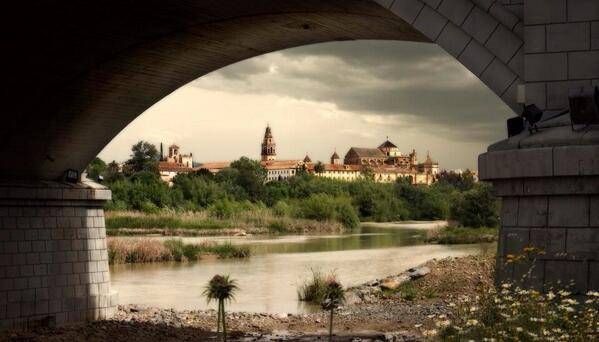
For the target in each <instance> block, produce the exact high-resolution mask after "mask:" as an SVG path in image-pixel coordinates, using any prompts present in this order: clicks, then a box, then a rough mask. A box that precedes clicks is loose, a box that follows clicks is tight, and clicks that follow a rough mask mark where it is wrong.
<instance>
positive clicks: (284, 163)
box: [260, 160, 302, 170]
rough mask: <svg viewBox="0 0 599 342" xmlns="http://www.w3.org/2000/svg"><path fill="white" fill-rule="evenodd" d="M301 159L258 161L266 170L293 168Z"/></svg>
mask: <svg viewBox="0 0 599 342" xmlns="http://www.w3.org/2000/svg"><path fill="white" fill-rule="evenodd" d="M301 163H302V162H301V160H269V161H263V162H260V164H261V165H262V167H264V168H265V169H267V170H284V169H295V168H297V167H298V166H299V165H300V164H301Z"/></svg>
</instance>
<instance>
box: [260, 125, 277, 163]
mask: <svg viewBox="0 0 599 342" xmlns="http://www.w3.org/2000/svg"><path fill="white" fill-rule="evenodd" d="M261 156H262V161H270V160H275V159H277V144H275V139H274V138H273V137H272V130H271V129H270V125H266V130H265V131H264V139H262V153H261Z"/></svg>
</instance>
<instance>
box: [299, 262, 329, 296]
mask: <svg viewBox="0 0 599 342" xmlns="http://www.w3.org/2000/svg"><path fill="white" fill-rule="evenodd" d="M311 272H312V278H311V279H309V280H307V281H306V282H304V283H303V284H302V285H300V287H299V289H298V291H297V296H298V299H299V300H301V301H304V302H310V303H314V304H320V303H321V302H322V301H323V300H324V297H325V295H326V292H327V279H328V278H335V274H334V273H331V274H329V275H328V276H326V275H324V274H323V273H322V272H320V271H318V270H314V269H312V270H311Z"/></svg>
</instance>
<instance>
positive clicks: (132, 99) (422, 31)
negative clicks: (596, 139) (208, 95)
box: [0, 0, 523, 180]
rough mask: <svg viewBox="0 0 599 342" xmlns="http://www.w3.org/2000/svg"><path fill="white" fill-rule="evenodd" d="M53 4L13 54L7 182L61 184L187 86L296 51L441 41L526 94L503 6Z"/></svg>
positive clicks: (467, 1)
mask: <svg viewBox="0 0 599 342" xmlns="http://www.w3.org/2000/svg"><path fill="white" fill-rule="evenodd" d="M46 4H47V8H44V9H43V10H42V11H41V12H40V13H44V15H41V16H39V17H33V18H32V20H35V21H39V23H38V24H39V25H38V26H36V27H33V28H28V29H25V31H24V32H22V33H21V34H24V35H25V37H26V39H23V40H21V41H16V42H15V46H14V49H12V50H13V51H18V52H19V53H21V55H22V56H20V58H19V59H18V60H15V61H14V63H15V64H16V65H15V67H14V69H11V71H13V72H14V74H12V73H10V72H9V75H8V77H9V79H10V78H11V77H13V78H14V80H13V82H11V84H13V85H15V86H13V87H10V88H9V89H8V90H9V92H11V91H14V92H15V93H14V94H11V96H10V97H11V98H13V99H14V100H15V101H14V103H12V104H14V108H11V111H12V112H13V113H17V115H13V116H11V117H9V120H8V122H7V124H6V125H4V126H3V129H1V130H2V132H1V133H2V136H3V137H4V138H3V139H2V140H4V141H3V143H2V144H0V151H2V152H3V153H11V154H15V153H14V152H17V153H16V155H17V156H26V157H23V158H21V159H18V162H17V163H16V162H15V160H14V159H5V160H0V176H2V177H3V178H18V179H22V178H25V179H27V178H28V179H46V180H56V179H59V178H60V177H61V176H62V175H63V173H64V172H65V170H67V169H75V170H82V169H83V168H85V166H86V165H87V163H88V162H89V161H90V160H91V159H92V158H93V157H94V156H95V155H97V153H98V152H99V151H100V150H101V149H102V148H103V147H104V146H105V145H106V144H107V143H108V142H109V141H110V140H112V138H113V137H114V136H115V135H116V134H118V132H120V131H121V130H122V129H123V128H124V127H125V126H126V125H127V124H128V123H129V122H131V121H132V120H133V119H135V118H136V117H137V116H138V115H140V114H141V113H143V111H145V110H146V109H147V108H149V107H150V106H151V105H153V104H154V103H156V102H158V101H159V100H160V99H162V98H163V97H164V96H166V95H168V94H169V93H171V92H172V91H174V90H176V89H178V88H179V87H180V86H182V85H184V84H186V83H188V82H190V81H192V80H194V79H196V78H198V77H200V76H202V75H204V74H207V73H209V72H211V71H213V70H216V69H218V68H221V67H224V66H226V65H229V64H232V63H234V62H237V61H239V60H242V59H246V58H250V57H253V56H256V55H260V54H263V53H266V52H271V51H276V50H281V49H285V48H289V47H294V46H299V45H306V44H311V43H317V42H326V41H332V40H351V39H389V40H408V41H422V42H434V43H437V44H439V45H440V46H441V47H442V48H443V49H445V50H446V51H448V52H449V53H450V54H451V55H453V56H454V57H455V58H456V59H457V60H458V61H460V62H461V63H462V64H463V65H465V66H466V67H467V68H468V69H469V70H470V71H471V72H472V73H473V74H474V75H476V76H477V77H479V78H480V79H481V80H482V81H483V82H484V83H485V84H486V85H487V86H488V87H489V88H490V89H491V90H492V91H493V92H495V93H496V94H497V96H499V97H500V98H501V99H502V100H503V101H504V102H505V103H506V104H508V105H509V106H510V107H512V108H514V109H516V108H517V105H516V98H515V96H516V87H517V85H518V84H520V83H522V75H523V41H522V37H521V31H522V23H521V21H520V19H519V18H518V17H517V16H516V15H515V14H513V13H511V12H509V11H507V10H506V9H504V8H503V7H502V6H501V5H500V4H498V3H497V2H488V3H485V2H484V1H471V0H443V1H441V0H435V1H421V0H395V1H379V2H376V1H370V0H345V1H340V0H330V1H299V0H294V1H285V2H280V1H249V0H247V1H238V2H235V4H234V5H231V4H217V3H215V2H211V1H190V2H184V3H183V2H163V1H148V2H147V3H145V4H144V6H137V5H133V4H129V5H126V4H123V3H122V2H117V1H114V2H110V1H109V2H103V3H102V4H98V5H93V4H87V3H86V4H79V3H76V2H70V1H66V2H63V3H60V4H55V3H52V4H50V2H48V3H46ZM48 13H49V14H48ZM9 20H10V19H9ZM39 27H43V31H41V32H40V31H39V30H36V28H39ZM28 76H29V77H28ZM24 80H27V81H24ZM30 80H35V82H34V85H32V84H31V82H29V81H30ZM32 90H33V91H32ZM24 142H25V143H24ZM9 151H12V152H9ZM17 158H20V157H17Z"/></svg>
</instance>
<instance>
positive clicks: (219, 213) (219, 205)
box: [208, 199, 240, 219]
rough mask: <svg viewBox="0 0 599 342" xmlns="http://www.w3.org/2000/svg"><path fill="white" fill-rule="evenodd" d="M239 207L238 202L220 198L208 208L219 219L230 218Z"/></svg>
mask: <svg viewBox="0 0 599 342" xmlns="http://www.w3.org/2000/svg"><path fill="white" fill-rule="evenodd" d="M239 209H240V208H239V206H238V205H237V203H235V202H233V201H230V200H228V199H222V200H218V201H216V202H215V203H214V204H213V205H211V206H210V207H209V208H208V210H209V211H210V214H211V215H212V216H214V217H216V218H219V219H229V218H231V217H233V215H235V214H236V213H237V212H238V211H239Z"/></svg>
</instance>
